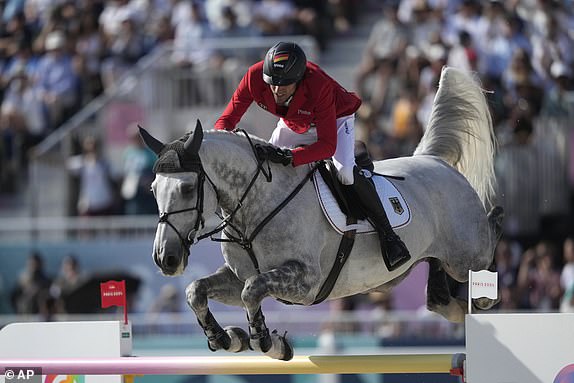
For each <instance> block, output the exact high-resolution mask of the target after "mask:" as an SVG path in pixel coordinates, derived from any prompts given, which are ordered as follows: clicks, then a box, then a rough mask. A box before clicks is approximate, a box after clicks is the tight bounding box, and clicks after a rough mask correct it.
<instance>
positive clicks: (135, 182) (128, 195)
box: [121, 124, 157, 214]
mask: <svg viewBox="0 0 574 383" xmlns="http://www.w3.org/2000/svg"><path fill="white" fill-rule="evenodd" d="M127 134H128V138H129V140H130V143H129V145H128V146H127V147H126V148H125V149H124V153H123V165H124V167H123V172H124V174H123V180H122V187H121V194H122V197H123V199H124V212H125V213H126V214H157V206H156V202H155V198H154V196H153V194H152V192H151V191H150V187H151V183H152V182H153V179H154V174H153V164H154V163H155V160H156V156H155V154H154V153H153V152H152V151H150V150H149V149H148V148H147V146H146V145H145V144H144V143H143V141H142V139H141V137H140V134H139V132H138V127H137V125H135V124H133V125H130V126H129V127H128V130H127Z"/></svg>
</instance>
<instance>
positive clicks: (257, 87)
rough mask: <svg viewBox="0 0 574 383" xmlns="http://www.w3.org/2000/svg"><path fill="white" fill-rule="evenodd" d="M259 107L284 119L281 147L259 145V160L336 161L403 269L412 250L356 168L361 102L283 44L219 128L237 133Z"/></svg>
mask: <svg viewBox="0 0 574 383" xmlns="http://www.w3.org/2000/svg"><path fill="white" fill-rule="evenodd" d="M253 102H256V103H257V105H258V106H259V107H260V108H263V109H264V110H266V111H268V112H270V113H272V114H274V115H276V116H277V117H279V122H278V123H277V127H276V128H275V130H274V131H273V134H272V136H271V139H270V143H272V144H273V145H275V146H264V145H256V149H257V153H258V156H259V157H260V158H262V159H266V160H269V161H272V162H277V163H282V164H283V165H289V164H291V165H293V166H299V165H303V164H307V163H310V162H315V161H320V160H324V159H327V158H330V157H333V162H334V164H335V166H336V168H337V170H338V175H339V179H340V181H341V183H343V184H344V185H352V188H353V190H354V191H355V192H356V193H357V194H358V195H359V198H360V200H361V203H362V205H364V206H363V207H364V210H365V213H366V214H367V215H368V217H369V219H370V221H371V222H372V223H373V225H374V226H375V227H376V228H377V230H378V231H379V238H380V240H381V247H382V251H383V254H385V257H384V259H385V263H386V265H387V267H388V268H389V270H394V269H396V268H398V267H400V266H401V265H403V264H404V263H405V262H406V261H407V260H408V259H409V258H410V255H409V253H408V250H407V249H406V246H405V245H404V243H403V242H402V241H401V239H400V238H399V237H398V235H396V234H395V232H394V231H393V229H392V227H391V225H390V224H389V221H388V218H387V216H386V213H385V210H384V208H383V206H382V204H381V202H380V200H379V198H378V195H377V192H376V189H375V187H374V184H373V183H372V181H371V180H370V174H367V173H368V172H367V173H365V172H363V171H361V170H359V169H358V168H357V167H356V165H355V156H354V145H355V134H354V132H355V131H354V121H355V112H356V111H357V109H358V108H359V106H360V105H361V100H360V99H359V97H357V95H355V94H354V93H351V92H348V91H347V90H345V89H344V88H343V87H342V86H341V85H339V83H338V82H336V81H335V80H334V79H332V78H331V77H329V75H327V74H326V73H325V72H324V71H323V70H322V69H321V68H319V66H317V65H316V64H314V63H311V62H308V61H307V59H306V57H305V53H304V52H303V50H302V49H301V48H300V47H299V46H298V45H297V44H295V43H285V42H280V43H278V44H276V45H275V46H273V47H272V48H271V49H269V51H268V52H267V54H266V55H265V59H264V60H263V61H261V62H258V63H256V64H254V65H252V66H251V67H250V68H249V69H248V71H247V73H246V74H245V76H243V79H242V80H241V82H240V83H239V86H238V88H237V90H236V91H235V93H234V94H233V96H232V98H231V101H230V102H229V104H228V105H227V107H226V108H225V111H224V112H223V114H222V115H221V117H219V119H218V120H217V122H216V123H215V129H220V130H233V129H234V128H235V126H236V125H237V124H238V123H239V120H241V117H243V115H244V114H245V112H246V111H247V109H248V108H249V106H250V105H251V103H253Z"/></svg>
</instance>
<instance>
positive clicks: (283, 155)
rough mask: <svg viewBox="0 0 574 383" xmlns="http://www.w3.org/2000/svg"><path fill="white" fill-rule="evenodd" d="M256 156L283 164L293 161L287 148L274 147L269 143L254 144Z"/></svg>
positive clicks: (291, 154)
mask: <svg viewBox="0 0 574 383" xmlns="http://www.w3.org/2000/svg"><path fill="white" fill-rule="evenodd" d="M255 151H256V152H257V158H259V159H260V160H268V161H271V162H275V163H277V164H283V166H287V165H289V164H290V163H291V162H292V161H293V153H291V151H290V150H289V149H281V148H275V147H273V146H269V145H261V144H255Z"/></svg>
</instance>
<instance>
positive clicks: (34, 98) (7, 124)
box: [0, 0, 357, 192]
mask: <svg viewBox="0 0 574 383" xmlns="http://www.w3.org/2000/svg"><path fill="white" fill-rule="evenodd" d="M354 2H355V1H354V0H319V1H306V0H53V1H45V0H44V1H43V0H0V133H1V140H0V180H1V181H2V182H1V183H0V185H2V186H1V187H0V192H9V191H13V190H14V189H15V187H16V186H17V185H15V184H14V183H13V182H11V177H12V176H13V173H14V172H16V171H17V170H20V169H25V165H26V160H27V152H28V150H29V149H30V148H31V147H33V146H34V145H35V144H37V143H38V142H40V141H41V140H42V139H43V138H45V137H46V136H47V135H48V134H49V133H51V132H53V131H54V130H55V129H57V128H58V127H59V126H61V125H62V123H64V122H65V121H66V120H67V119H68V118H70V117H71V116H72V115H73V114H74V113H76V112H77V111H78V110H79V109H80V108H82V107H83V106H84V105H86V104H87V103H88V102H89V101H90V100H92V99H93V98H95V97H96V96H98V95H99V94H101V93H102V92H103V91H106V90H112V89H113V88H114V86H115V85H117V82H118V80H119V79H120V78H121V77H122V75H123V74H124V73H125V72H126V70H127V69H129V68H130V67H132V66H133V65H134V64H136V63H137V62H138V60H140V59H141V58H142V57H144V56H145V55H147V54H148V53H150V52H152V51H154V49H156V48H158V47H160V46H162V45H163V44H164V43H170V44H173V46H174V48H175V51H176V53H174V55H173V57H172V58H171V59H172V61H173V64H174V65H177V66H180V67H185V68H188V67H193V66H202V65H207V66H209V65H211V64H212V60H221V57H220V56H219V55H217V54H216V52H211V51H210V50H209V49H208V47H206V46H205V44H202V41H204V40H205V39H208V38H223V37H238V36H243V37H245V36H269V35H290V34H307V35H311V36H313V37H314V38H315V39H316V41H317V43H318V45H319V47H320V48H321V49H325V48H326V47H327V43H328V41H329V38H330V36H332V35H333V32H335V33H339V32H340V33H345V32H346V31H348V30H349V28H350V27H351V25H352V23H353V22H354V21H355V20H354V18H355V13H356V10H357V9H356V7H354V6H353V3H354ZM214 56H215V57H214Z"/></svg>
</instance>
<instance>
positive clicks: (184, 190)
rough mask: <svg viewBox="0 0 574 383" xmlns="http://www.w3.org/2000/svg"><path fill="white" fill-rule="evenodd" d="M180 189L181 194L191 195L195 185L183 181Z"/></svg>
mask: <svg viewBox="0 0 574 383" xmlns="http://www.w3.org/2000/svg"><path fill="white" fill-rule="evenodd" d="M179 190H180V191H181V194H183V195H190V194H191V193H193V190H194V188H193V185H192V184H190V183H182V184H181V185H180V186H179Z"/></svg>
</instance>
